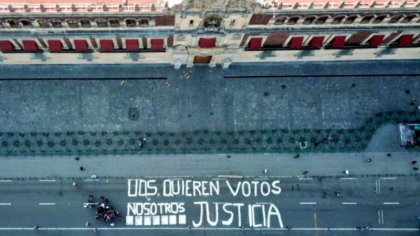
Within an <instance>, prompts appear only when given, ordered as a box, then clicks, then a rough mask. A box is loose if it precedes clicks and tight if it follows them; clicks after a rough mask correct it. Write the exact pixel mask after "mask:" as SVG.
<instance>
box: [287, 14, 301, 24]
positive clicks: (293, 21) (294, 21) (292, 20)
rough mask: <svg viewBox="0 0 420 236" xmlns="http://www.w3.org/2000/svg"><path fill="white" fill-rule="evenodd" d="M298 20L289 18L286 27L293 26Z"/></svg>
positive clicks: (297, 18)
mask: <svg viewBox="0 0 420 236" xmlns="http://www.w3.org/2000/svg"><path fill="white" fill-rule="evenodd" d="M298 20H299V17H297V16H294V17H290V18H289V20H288V21H287V24H288V25H295V24H296V23H297V22H298Z"/></svg>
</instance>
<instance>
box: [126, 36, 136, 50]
mask: <svg viewBox="0 0 420 236" xmlns="http://www.w3.org/2000/svg"><path fill="white" fill-rule="evenodd" d="M125 44H126V49H127V51H138V50H139V48H140V46H139V45H140V44H139V40H138V39H126V40H125Z"/></svg>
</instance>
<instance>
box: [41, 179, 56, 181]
mask: <svg viewBox="0 0 420 236" xmlns="http://www.w3.org/2000/svg"><path fill="white" fill-rule="evenodd" d="M55 181H56V180H55V179H40V180H39V182H55Z"/></svg>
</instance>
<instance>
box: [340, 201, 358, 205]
mask: <svg viewBox="0 0 420 236" xmlns="http://www.w3.org/2000/svg"><path fill="white" fill-rule="evenodd" d="M341 204H343V205H357V202H342V203H341Z"/></svg>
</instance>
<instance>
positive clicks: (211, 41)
mask: <svg viewBox="0 0 420 236" xmlns="http://www.w3.org/2000/svg"><path fill="white" fill-rule="evenodd" d="M198 45H199V46H200V48H214V47H216V38H200V40H199V41H198Z"/></svg>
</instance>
